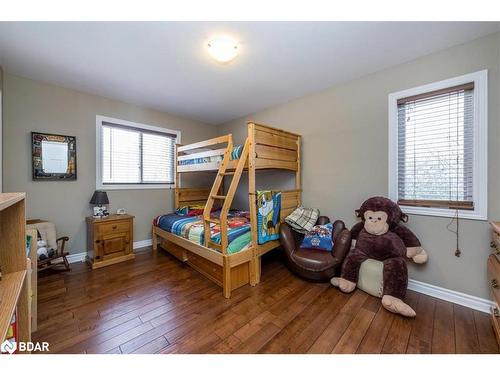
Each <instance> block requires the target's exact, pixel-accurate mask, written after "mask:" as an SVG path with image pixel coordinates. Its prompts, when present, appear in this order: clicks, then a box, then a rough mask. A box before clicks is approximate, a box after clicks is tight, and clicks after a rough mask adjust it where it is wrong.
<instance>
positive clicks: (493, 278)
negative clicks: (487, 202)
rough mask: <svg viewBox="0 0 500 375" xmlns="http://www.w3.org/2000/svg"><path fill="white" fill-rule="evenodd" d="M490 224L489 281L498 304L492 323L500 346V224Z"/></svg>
mask: <svg viewBox="0 0 500 375" xmlns="http://www.w3.org/2000/svg"><path fill="white" fill-rule="evenodd" d="M490 224H491V227H492V228H493V231H492V239H491V248H492V249H493V254H491V255H490V256H489V257H488V281H489V284H490V290H491V295H492V297H493V301H494V302H495V303H496V306H494V307H493V308H492V310H491V319H492V320H491V321H492V325H493V330H494V331H495V334H496V336H497V341H498V345H499V346H500V310H499V306H500V222H499V221H494V222H491V223H490Z"/></svg>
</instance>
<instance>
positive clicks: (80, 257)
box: [68, 238, 153, 263]
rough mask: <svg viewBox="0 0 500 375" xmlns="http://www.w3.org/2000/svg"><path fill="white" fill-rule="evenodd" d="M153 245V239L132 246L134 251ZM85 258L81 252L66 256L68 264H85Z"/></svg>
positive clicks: (136, 242)
mask: <svg viewBox="0 0 500 375" xmlns="http://www.w3.org/2000/svg"><path fill="white" fill-rule="evenodd" d="M152 244H153V239H151V238H150V239H148V240H143V241H135V242H134V244H133V245H132V248H133V249H134V250H136V249H140V248H143V247H147V246H151V245H152ZM86 256H87V252H86V251H83V252H81V253H75V254H70V255H68V262H70V263H76V262H85V257H86Z"/></svg>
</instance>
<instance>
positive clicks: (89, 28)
mask: <svg viewBox="0 0 500 375" xmlns="http://www.w3.org/2000/svg"><path fill="white" fill-rule="evenodd" d="M496 31H500V27H499V23H486V22H428V23H425V22H73V23H70V22H29V23H28V22H24V23H23V22H0V64H1V65H2V66H3V68H4V70H5V71H7V72H8V73H11V74H16V75H20V76H24V77H28V78H32V79H35V80H40V81H45V82H49V83H52V84H56V85H60V86H64V87H68V88H73V89H76V90H80V91H84V92H88V93H93V94H97V95H102V96H106V97H110V98H114V99H118V100H122V101H125V102H128V103H133V104H137V105H141V106H146V107H149V108H154V109H158V110H161V111H165V112H170V113H173V114H177V115H180V116H184V117H187V118H191V119H196V120H199V121H202V122H205V123H210V124H220V123H224V122H226V121H229V120H232V119H235V118H239V117H242V116H245V115H248V114H251V113H254V112H257V111H260V110H262V109H264V108H267V107H271V106H274V105H276V104H280V103H284V102H287V101H289V100H292V99H294V98H298V97H301V96H304V95H306V94H309V93H313V92H316V91H320V90H323V89H326V88H327V87H330V86H332V85H334V84H337V83H340V82H345V81H348V80H352V79H355V78H357V77H360V76H363V75H366V74H369V73H372V72H375V71H378V70H381V69H385V68H388V67H390V66H394V65H397V64H400V63H403V62H406V61H410V60H412V59H415V58H417V57H419V56H423V55H426V54H429V53H432V52H434V51H438V50H441V49H444V48H447V47H450V46H453V45H457V44H461V43H464V42H466V41H469V40H472V39H476V38H478V37H481V36H483V35H486V34H489V33H492V32H496ZM220 35H228V36H232V37H233V38H235V39H237V40H238V41H239V42H240V55H239V56H238V57H237V58H236V59H235V60H234V61H232V62H231V63H229V64H226V65H222V64H219V63H217V62H215V61H213V60H212V59H211V58H210V57H209V56H208V54H207V51H206V47H205V45H206V42H207V41H208V40H210V39H211V38H213V37H216V36H220Z"/></svg>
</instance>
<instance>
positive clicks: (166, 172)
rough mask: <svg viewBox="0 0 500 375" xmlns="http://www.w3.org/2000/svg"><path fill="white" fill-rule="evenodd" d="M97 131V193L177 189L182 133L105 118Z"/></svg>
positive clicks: (98, 125) (98, 117) (98, 121)
mask: <svg viewBox="0 0 500 375" xmlns="http://www.w3.org/2000/svg"><path fill="white" fill-rule="evenodd" d="M96 127H97V147H96V148H97V188H98V189H147V188H151V189H157V188H168V187H173V186H174V182H175V171H174V160H175V144H176V143H177V142H179V141H180V132H178V131H175V130H169V129H164V128H161V127H154V126H149V125H144V124H138V123H133V122H130V121H124V120H118V119H113V118H108V117H103V116H97V117H96Z"/></svg>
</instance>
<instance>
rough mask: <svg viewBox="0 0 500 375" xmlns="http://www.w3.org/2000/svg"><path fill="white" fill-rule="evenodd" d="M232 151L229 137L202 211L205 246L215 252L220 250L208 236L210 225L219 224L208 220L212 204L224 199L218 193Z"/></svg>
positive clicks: (231, 139) (210, 219) (231, 140)
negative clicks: (213, 249)
mask: <svg viewBox="0 0 500 375" xmlns="http://www.w3.org/2000/svg"><path fill="white" fill-rule="evenodd" d="M232 151H233V138H232V136H231V135H228V136H227V147H226V151H225V152H224V157H223V158H222V162H221V163H220V165H219V170H218V171H217V175H216V176H215V180H214V184H213V185H212V189H211V190H210V194H209V195H208V199H207V203H206V204H205V209H204V210H203V232H204V239H205V246H206V247H212V248H215V249H217V250H221V251H222V248H221V246H220V245H219V244H216V243H214V242H212V241H211V236H210V223H214V224H221V222H220V220H217V219H212V218H210V213H211V212H212V208H213V207H214V203H215V201H216V200H217V199H219V200H222V199H224V198H223V196H220V195H218V192H219V191H220V189H221V186H222V183H223V181H224V173H225V172H226V169H227V165H228V164H229V161H230V160H231V152H232Z"/></svg>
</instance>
